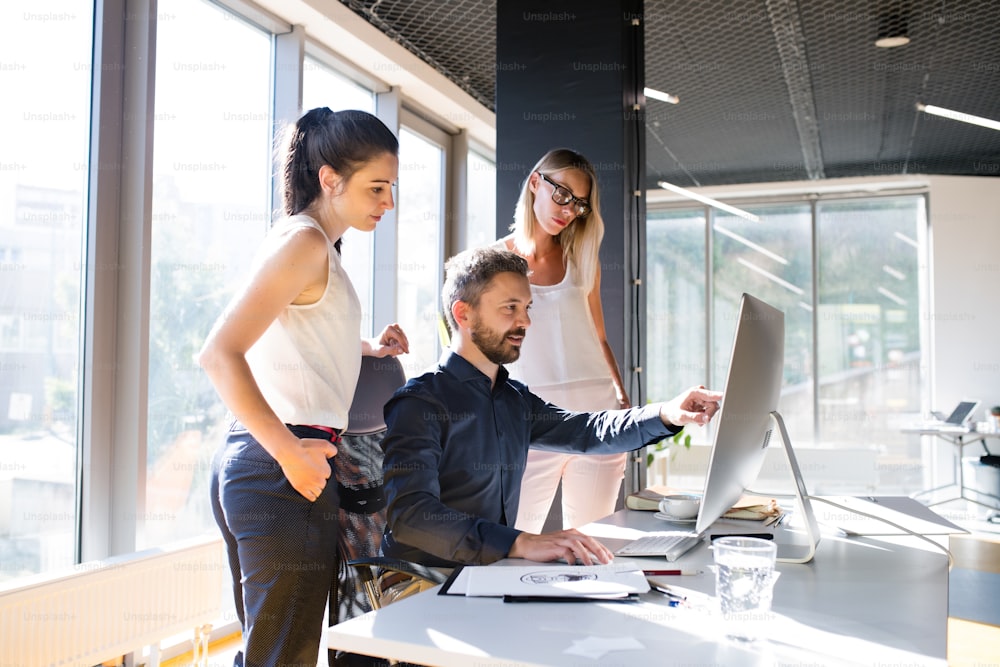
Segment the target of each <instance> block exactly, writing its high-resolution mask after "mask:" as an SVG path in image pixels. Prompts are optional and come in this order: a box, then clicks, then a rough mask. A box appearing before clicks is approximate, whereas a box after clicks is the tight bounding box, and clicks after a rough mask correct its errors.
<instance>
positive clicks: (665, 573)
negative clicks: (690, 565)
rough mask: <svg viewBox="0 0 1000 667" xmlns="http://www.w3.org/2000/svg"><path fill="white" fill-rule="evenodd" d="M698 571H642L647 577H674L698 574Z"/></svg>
mask: <svg viewBox="0 0 1000 667" xmlns="http://www.w3.org/2000/svg"><path fill="white" fill-rule="evenodd" d="M699 572H700V570H643V571H642V573H643V574H644V575H645V576H647V577H674V576H680V575H684V574H699Z"/></svg>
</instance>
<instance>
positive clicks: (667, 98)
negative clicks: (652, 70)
mask: <svg viewBox="0 0 1000 667" xmlns="http://www.w3.org/2000/svg"><path fill="white" fill-rule="evenodd" d="M642 94H643V95H645V96H646V97H651V98H652V99H654V100H660V101H661V102H666V103H667V104H677V103H678V102H680V101H681V98H679V97H677V96H676V95H671V94H670V93H664V92H661V91H659V90H656V89H655V88H643V89H642Z"/></svg>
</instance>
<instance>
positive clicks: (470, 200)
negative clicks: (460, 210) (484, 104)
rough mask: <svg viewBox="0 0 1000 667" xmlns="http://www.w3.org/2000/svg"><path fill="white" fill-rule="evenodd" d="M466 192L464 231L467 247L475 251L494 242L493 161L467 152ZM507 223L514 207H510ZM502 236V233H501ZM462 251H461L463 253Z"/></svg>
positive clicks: (495, 227) (494, 167)
mask: <svg viewBox="0 0 1000 667" xmlns="http://www.w3.org/2000/svg"><path fill="white" fill-rule="evenodd" d="M466 172H467V173H466V181H467V183H468V193H467V199H466V210H467V211H468V215H467V216H466V218H467V219H466V221H465V224H466V225H467V227H466V228H467V230H468V236H467V238H468V245H467V247H468V248H477V247H479V246H484V245H488V244H490V243H492V242H493V241H495V240H496V239H497V216H496V210H497V165H496V161H494V160H491V159H490V158H487V157H485V156H484V155H481V154H480V153H478V152H476V151H472V150H470V151H469V158H468V165H467V168H466ZM510 211H511V213H510V215H511V222H513V220H514V218H513V216H514V207H513V206H511V209H510ZM501 236H502V234H501ZM464 249H465V248H462V250H464Z"/></svg>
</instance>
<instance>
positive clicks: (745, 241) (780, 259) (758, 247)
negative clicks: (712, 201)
mask: <svg viewBox="0 0 1000 667" xmlns="http://www.w3.org/2000/svg"><path fill="white" fill-rule="evenodd" d="M713 229H715V231H717V232H719V233H720V234H723V235H725V236H728V237H729V238H731V239H732V240H734V241H736V242H737V243H742V244H743V245H745V246H746V247H748V248H750V249H751V250H756V251H757V252H759V253H760V254H762V255H764V256H765V257H770V258H771V259H773V260H774V261H776V262H778V263H779V264H784V265H785V266H788V260H787V259H785V258H784V257H782V256H781V255H779V254H777V253H774V252H771V251H770V250H768V249H767V248H765V247H764V246H762V245H758V244H756V243H754V242H753V241H751V240H750V239H748V238H744V237H742V236H740V235H739V234H737V233H735V232H731V231H729V230H728V229H726V228H725V227H723V226H722V225H715V226H714V227H713Z"/></svg>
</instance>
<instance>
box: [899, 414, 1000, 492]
mask: <svg viewBox="0 0 1000 667" xmlns="http://www.w3.org/2000/svg"><path fill="white" fill-rule="evenodd" d="M902 432H903V433H917V434H919V435H933V436H935V437H938V438H940V439H941V440H944V441H945V442H947V443H948V444H949V445H951V450H952V453H953V455H954V459H955V465H954V467H955V470H954V473H953V475H954V476H953V478H952V482H951V483H950V484H943V485H941V486H936V487H934V488H933V489H925V490H923V491H920V492H919V493H915V494H913V497H914V498H920V497H921V496H925V495H928V494H932V493H935V492H937V491H942V490H944V489H950V488H952V487H955V488H956V489H957V491H958V495H957V496H951V497H948V498H944V499H942V500H935V501H933V502H930V503H927V505H928V507H930V506H932V505H940V504H942V503H949V502H951V501H953V500H959V499H961V500H967V501H969V502H970V503H976V504H977V505H982V506H983V507H989V508H990V509H997V508H998V507H1000V496H997V495H995V494H992V493H987V492H986V491H980V490H978V489H970V488H968V487H967V486H966V485H965V469H964V468H963V467H962V453H963V452H964V451H965V447H966V446H967V445H973V444H976V443H980V444H981V445H982V447H983V453H984V454H990V453H991V452H990V449H989V446H988V445H987V442H989V440H990V439H991V438H997V439H1000V432H994V431H989V432H983V431H949V430H941V429H937V428H933V427H930V428H921V427H913V428H904V429H902ZM970 492H971V493H972V494H974V495H969V494H970ZM980 496H982V497H985V498H988V499H990V500H992V501H993V503H992V504H990V503H985V502H983V501H982V500H980V498H979V497H980Z"/></svg>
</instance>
